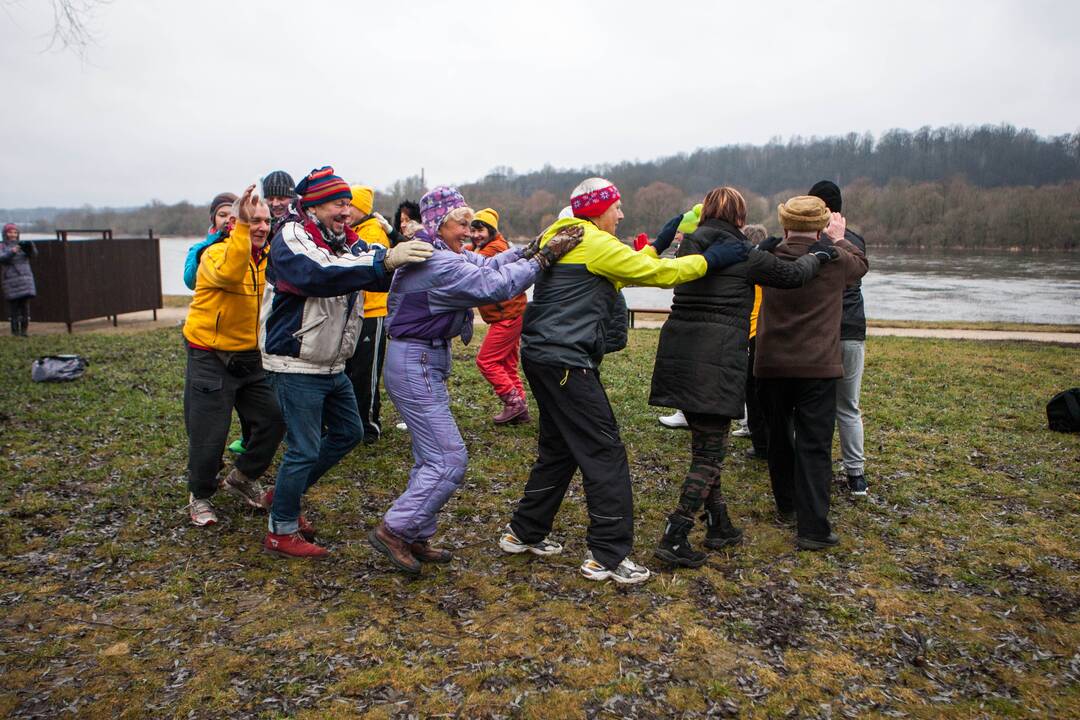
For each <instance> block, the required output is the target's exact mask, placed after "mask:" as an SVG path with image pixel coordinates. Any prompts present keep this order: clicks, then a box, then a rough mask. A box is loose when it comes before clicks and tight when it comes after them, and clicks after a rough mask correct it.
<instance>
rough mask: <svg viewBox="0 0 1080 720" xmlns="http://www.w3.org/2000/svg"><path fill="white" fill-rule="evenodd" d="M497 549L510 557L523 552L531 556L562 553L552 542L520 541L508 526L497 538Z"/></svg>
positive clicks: (559, 546) (544, 540)
mask: <svg viewBox="0 0 1080 720" xmlns="http://www.w3.org/2000/svg"><path fill="white" fill-rule="evenodd" d="M499 548H500V549H502V551H503V552H508V553H510V554H511V555H517V554H518V553H523V552H531V553H532V554H533V555H558V554H559V553H561V552H562V545H560V544H559V543H557V542H555V541H554V540H548V539H547V538H543V539H542V540H539V541H538V542H534V543H527V542H525V541H523V540H521V539H520V538H518V536H517V535H515V534H514V531H513V530H511V529H510V526H509V525H507V526H506V530H505V531H503V534H502V536H501V537H500V538H499Z"/></svg>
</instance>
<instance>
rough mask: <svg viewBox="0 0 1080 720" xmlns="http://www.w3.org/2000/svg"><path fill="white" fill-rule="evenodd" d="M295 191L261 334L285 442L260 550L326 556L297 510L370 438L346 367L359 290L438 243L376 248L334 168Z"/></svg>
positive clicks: (381, 285)
mask: <svg viewBox="0 0 1080 720" xmlns="http://www.w3.org/2000/svg"><path fill="white" fill-rule="evenodd" d="M296 191H297V193H298V194H299V196H300V198H299V201H298V203H297V205H296V206H295V209H294V212H293V213H292V214H291V215H289V216H288V217H287V218H286V220H285V222H284V223H283V224H282V225H281V228H280V229H279V230H278V232H277V234H276V235H275V236H274V239H273V241H272V242H271V244H270V269H269V270H268V271H267V276H266V292H265V293H264V295H263V306H262V319H261V322H262V328H261V331H260V333H259V343H260V349H261V350H262V353H263V366H264V367H265V368H266V369H267V370H268V371H270V372H271V383H272V384H273V386H274V389H275V391H276V392H277V397H278V402H279V404H280V405H281V408H282V414H283V415H284V417H285V422H286V434H285V441H286V443H287V444H288V449H287V450H286V452H285V454H284V456H283V457H282V459H281V465H280V466H279V468H278V475H277V480H276V482H275V485H274V489H273V490H271V491H270V492H269V493H267V495H268V496H269V497H268V498H267V501H268V502H266V505H267V506H268V507H270V523H269V524H270V527H269V532H268V533H267V535H266V538H265V540H264V541H263V548H264V549H265V550H266V551H267V552H270V553H272V554H276V555H282V556H285V557H298V558H309V559H318V558H323V557H325V556H326V555H327V554H328V553H327V551H326V550H325V549H323V548H321V547H319V546H318V545H315V544H314V543H313V542H312V540H314V537H315V530H314V528H313V527H312V526H311V524H310V523H308V522H307V520H306V519H305V518H304V517H303V515H301V513H300V499H301V497H302V496H303V494H304V493H306V492H307V490H308V488H310V487H311V486H312V485H313V484H315V482H316V481H317V480H318V479H319V478H320V477H322V476H323V475H324V474H325V473H326V472H327V471H328V470H329V469H330V468H332V467H333V466H334V465H336V464H337V463H338V461H339V460H341V458H342V457H344V456H345V454H346V453H348V452H349V450H351V449H352V448H353V447H355V446H356V444H357V443H358V442H360V441H361V439H363V435H364V431H363V425H362V424H361V422H360V415H359V413H358V412H357V409H356V396H355V395H354V394H353V389H352V384H351V383H350V382H349V379H348V378H347V377H346V376H345V372H344V371H345V361H346V360H348V359H349V358H350V357H351V356H352V354H353V351H354V349H355V348H356V338H357V335H358V334H359V331H360V323H361V321H362V319H363V313H362V311H361V307H360V306H361V304H362V298H361V297H360V291H362V290H380V291H386V290H388V289H389V288H390V279H391V272H392V271H393V269H394V268H396V267H400V266H401V265H404V264H405V263H414V262H423V261H424V260H426V259H427V257H428V256H429V255H431V246H430V245H429V244H427V243H423V242H416V241H407V242H402V243H399V244H398V245H397V246H396V247H394V248H392V249H390V250H387V249H386V248H384V247H380V246H378V245H375V246H371V247H369V246H368V245H367V243H365V242H364V241H363V240H361V239H360V238H359V237H357V235H356V233H354V232H353V231H352V229H351V228H350V227H349V226H348V222H349V207H350V202H351V201H352V191H351V190H350V189H349V186H348V185H347V184H346V183H345V181H344V180H342V179H341V178H340V177H338V176H337V175H335V174H334V169H333V168H332V167H329V166H326V167H323V168H320V169H318V170H312V171H311V174H309V175H308V176H307V177H306V178H304V179H303V180H301V181H300V183H299V184H298V185H297V186H296ZM324 426H325V427H326V433H325V435H324V434H323V432H322V430H323V427H324Z"/></svg>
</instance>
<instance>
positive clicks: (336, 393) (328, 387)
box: [270, 372, 364, 535]
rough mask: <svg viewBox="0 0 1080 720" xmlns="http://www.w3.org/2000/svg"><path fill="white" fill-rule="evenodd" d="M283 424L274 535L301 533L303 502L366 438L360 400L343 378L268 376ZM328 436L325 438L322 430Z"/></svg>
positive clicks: (272, 518) (273, 513)
mask: <svg viewBox="0 0 1080 720" xmlns="http://www.w3.org/2000/svg"><path fill="white" fill-rule="evenodd" d="M270 382H271V384H272V385H273V387H274V391H275V392H276V393H277V397H278V404H279V405H281V414H282V416H283V417H284V419H285V444H286V445H287V446H288V448H287V449H286V450H285V454H284V455H283V456H282V458H281V465H280V466H279V467H278V474H277V480H276V482H275V483H274V504H273V506H272V507H271V508H270V532H272V533H275V534H277V535H288V534H290V533H294V532H296V531H297V529H298V527H299V525H298V522H297V521H298V519H299V517H300V498H301V496H302V495H303V494H304V493H306V492H307V491H308V488H310V487H311V486H312V485H314V484H315V483H316V482H317V481H318V479H319V478H321V477H322V476H323V475H325V474H326V471H327V470H329V469H330V468H332V467H334V466H335V465H337V463H338V461H339V460H341V458H343V457H345V455H346V454H347V453H348V452H349V451H350V450H352V449H353V448H354V447H356V445H357V443H359V442H360V441H361V440H362V439H363V438H364V426H363V425H362V424H361V423H360V414H359V413H358V412H357V411H356V396H355V395H354V394H353V389H352V383H350V382H349V378H347V377H346V376H345V373H343V372H339V373H336V374H334V375H303V374H300V373H270ZM324 426H325V427H326V434H325V435H323V434H322V429H323V427H324Z"/></svg>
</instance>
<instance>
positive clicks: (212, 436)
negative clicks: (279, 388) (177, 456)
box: [184, 347, 285, 499]
mask: <svg viewBox="0 0 1080 720" xmlns="http://www.w3.org/2000/svg"><path fill="white" fill-rule="evenodd" d="M237 355H239V356H242V357H243V358H244V359H245V360H250V361H251V362H253V363H254V362H259V358H260V355H259V351H258V350H253V351H251V352H249V353H237ZM249 356H250V357H249ZM234 408H235V409H236V412H237V413H238V414H239V415H241V416H242V417H244V418H245V419H246V422H247V423H248V425H249V426H250V428H251V438H250V441H249V442H248V443H247V444H246V445H245V447H246V448H247V450H246V452H245V453H244V454H242V455H238V456H237V457H236V461H235V462H236V468H237V469H238V470H239V471H240V472H242V473H244V474H245V475H247V476H248V477H251V478H257V477H259V476H260V475H262V474H263V473H264V472H266V468H267V467H269V466H270V461H271V460H273V459H274V453H275V452H276V451H277V446H278V443H280V442H281V438H282V436H283V435H284V434H285V423H284V422H283V421H282V419H281V410H280V408H279V407H278V401H277V396H276V395H275V394H274V391H273V389H272V388H271V387H270V383H269V381H268V380H267V377H266V373H265V372H264V371H263V370H262V368H261V366H260V367H259V369H257V370H255V371H254V372H252V373H251V374H249V375H247V376H245V377H236V376H234V375H232V374H231V373H230V372H229V371H228V370H227V369H226V368H225V364H224V363H223V362H222V361H221V358H219V357H218V355H217V354H216V353H214V352H211V351H209V350H197V349H195V348H192V347H189V348H187V371H186V372H185V374H184V425H185V427H186V428H187V435H188V490H190V491H191V493H192V494H193V495H194V496H195V497H196V498H200V499H202V498H208V497H210V496H211V495H213V494H214V491H216V490H217V488H218V479H217V474H218V470H219V469H220V468H221V454H222V452H224V450H225V442H226V440H227V439H228V434H229V425H230V424H231V422H232V411H233V409H234Z"/></svg>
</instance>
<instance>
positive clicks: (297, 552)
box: [263, 532, 330, 560]
mask: <svg viewBox="0 0 1080 720" xmlns="http://www.w3.org/2000/svg"><path fill="white" fill-rule="evenodd" d="M263 550H264V551H265V552H268V553H270V554H271V555H280V556H281V557H286V558H297V559H300V560H322V559H324V558H326V557H327V556H329V555H330V553H329V552H328V551H327V550H326V548H321V547H319V546H318V545H316V544H314V543H309V542H308V541H307V540H305V539H304V536H303V535H301V534H300V533H299V532H294V533H293V534H291V535H275V534H274V533H269V532H268V533H266V538H264V539H263Z"/></svg>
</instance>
